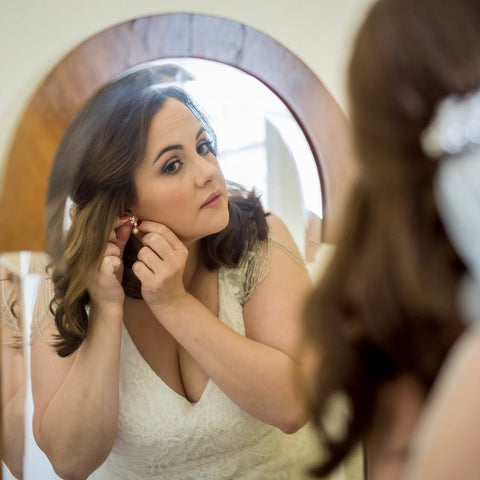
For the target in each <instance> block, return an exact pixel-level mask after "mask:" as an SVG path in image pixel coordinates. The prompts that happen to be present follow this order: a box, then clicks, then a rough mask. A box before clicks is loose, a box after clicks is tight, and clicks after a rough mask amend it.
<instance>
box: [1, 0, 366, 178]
mask: <svg viewBox="0 0 480 480" xmlns="http://www.w3.org/2000/svg"><path fill="white" fill-rule="evenodd" d="M2 3H3V5H2V6H1V15H0V65H1V70H0V71H1V75H0V179H1V173H2V171H3V166H4V164H5V158H6V156H7V154H8V149H9V146H10V141H11V139H12V136H13V134H14V131H15V128H16V124H17V122H18V121H19V118H20V116H21V113H22V112H23V109H24V108H25V106H26V104H27V102H28V100H29V99H30V97H31V96H32V95H33V93H34V91H35V89H36V88H37V87H38V85H39V83H40V82H41V80H42V78H43V77H44V76H45V75H46V74H47V73H48V72H49V70H50V69H51V68H53V66H54V65H55V64H56V63H57V62H58V61H59V59H60V58H61V57H62V56H63V55H65V54H66V53H67V52H68V51H69V50H71V49H72V48H73V47H75V46H76V45H78V44H79V43H81V42H82V41H84V40H85V39H86V38H88V37H89V36H91V35H94V34H96V33H98V32H99V31H101V30H103V29H105V28H108V27H110V26H112V25H115V24H117V23H121V22H123V21H126V20H129V19H131V18H134V17H140V16H144V15H153V14H158V13H169V12H174V11H177V12H195V13H204V14H210V15H217V16H221V17H225V18H229V19H233V20H236V21H239V22H242V23H246V24H248V25H250V26H252V27H254V28H256V29H258V30H260V31H262V32H264V33H266V34H268V35H270V36H271V37H273V38H274V39H275V40H277V41H278V42H280V43H281V44H283V45H284V46H285V47H287V48H288V49H289V50H291V51H292V52H293V53H295V54H296V55H297V56H298V57H299V58H300V59H302V60H303V61H304V62H305V63H306V64H307V65H308V66H309V67H310V68H311V69H312V70H313V71H314V72H315V73H316V74H317V75H318V77H319V78H320V79H321V80H322V81H323V82H324V83H325V84H326V86H327V88H329V90H330V91H331V92H332V94H333V95H334V96H335V98H336V99H337V101H338V102H339V103H340V105H341V106H342V107H344V108H345V103H346V102H345V92H344V82H343V77H344V70H345V66H346V62H347V60H348V55H349V49H350V44H351V40H352V36H353V34H354V32H355V30H356V28H357V25H358V23H359V22H360V21H361V19H362V17H363V15H364V12H365V10H366V9H367V7H368V6H369V5H370V4H371V3H372V0H242V1H241V2H240V1H238V0H236V1H235V0H230V1H228V0H202V1H199V0H175V1H173V0H136V1H132V0H81V1H80V0H23V1H22V0H17V1H12V2H2ZM299 6H300V8H298V7H299Z"/></svg>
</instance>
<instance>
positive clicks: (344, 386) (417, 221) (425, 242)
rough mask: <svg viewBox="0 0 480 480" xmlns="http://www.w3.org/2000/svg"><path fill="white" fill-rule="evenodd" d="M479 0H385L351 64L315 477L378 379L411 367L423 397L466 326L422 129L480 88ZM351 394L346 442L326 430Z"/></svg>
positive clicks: (323, 332)
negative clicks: (353, 161) (345, 167)
mask: <svg viewBox="0 0 480 480" xmlns="http://www.w3.org/2000/svg"><path fill="white" fill-rule="evenodd" d="M479 44H480V3H479V2H472V1H470V0H445V1H442V2H438V1H436V0H380V1H378V2H377V3H376V4H375V5H374V6H373V7H372V9H371V10H370V12H369V14H368V15H367V17H366V20H365V22H364V24H363V25H362V27H361V28H360V30H359V32H358V34H357V37H356V40H355V43H354V48H353V52H352V56H351V60H350V65H349V72H348V82H349V83H348V86H349V95H350V107H351V123H352V131H353V137H354V144H355V148H356V154H357V159H358V162H359V164H360V168H359V172H360V173H359V177H358V180H357V182H356V184H355V186H354V188H353V191H352V192H351V195H350V198H349V201H348V205H347V207H346V213H345V216H344V218H343V229H342V230H341V232H340V235H339V241H338V245H337V249H336V252H335V255H334V257H333V259H332V262H331V263H330V264H329V266H328V268H327V270H326V271H325V274H324V276H323V277H322V279H321V281H320V282H319V284H318V285H317V286H316V287H315V289H314V291H313V292H312V293H311V295H310V296H309V299H308V301H307V304H306V308H305V328H306V332H308V338H309V340H308V341H310V342H312V343H313V345H315V346H316V348H317V350H318V351H319V362H318V363H319V364H318V367H317V372H316V380H315V387H314V393H313V394H312V397H311V399H310V400H311V412H312V415H313V419H314V422H315V423H316V425H317V428H318V431H319V434H320V436H321V439H322V442H323V443H324V444H325V446H326V449H327V456H326V459H325V461H324V462H323V463H322V464H321V465H319V466H318V468H316V469H314V472H315V473H316V474H317V475H318V476H322V475H325V474H326V473H328V472H330V471H331V470H333V469H334V468H335V467H336V466H337V465H338V464H339V463H340V462H341V460H342V459H344V458H345V456H346V455H347V454H348V453H349V452H350V451H351V449H352V448H353V447H354V446H355V445H356V444H357V443H358V441H359V440H361V439H362V438H363V437H364V436H365V435H366V434H368V433H369V432H370V429H371V428H372V426H373V421H374V415H375V410H376V408H377V406H378V403H377V400H378V394H379V391H380V389H381V387H382V386H383V385H385V384H386V383H387V382H389V381H391V380H392V379H394V378H396V377H398V376H400V375H402V374H407V375H409V376H411V377H412V378H414V379H415V380H416V381H417V383H418V384H419V385H420V386H422V387H423V388H424V390H425V391H426V392H428V390H429V389H430V387H431V385H432V383H433V381H434V379H435V377H436V375H437V373H438V371H439V369H440V367H441V365H442V362H443V360H444V359H445V356H446V354H447V352H448V350H449V349H450V347H451V345H452V344H453V343H454V342H455V340H456V339H457V338H458V336H459V335H460V333H461V332H462V330H463V328H464V326H463V323H462V320H461V318H460V314H459V312H458V308H457V300H456V294H457V289H458V285H459V282H460V279H461V277H462V276H463V273H464V270H465V267H464V265H463V264H462V262H461V261H460V259H459V258H458V256H457V254H456V253H455V251H454V250H453V248H452V246H451V244H450V241H449V240H448V238H447V236H446V234H445V231H444V228H443V225H442V222H441V220H440V218H439V214H438V211H437V208H436V206H435V200H434V195H433V179H434V176H435V173H436V168H437V166H436V163H435V162H433V161H432V160H430V159H429V158H427V157H426V155H425V154H424V153H423V152H422V149H421V146H420V136H421V133H422V131H423V130H424V129H425V127H426V126H427V125H428V123H429V121H430V119H431V117H432V114H433V111H434V109H435V106H436V105H437V103H438V102H439V100H441V99H442V98H444V97H445V96H447V95H449V94H451V93H453V92H455V93H458V94H462V93H466V92H468V91H470V90H472V89H473V88H478V86H479V85H480V56H479V55H478V45H479ZM335 392H344V393H345V394H346V396H347V398H348V399H349V403H350V405H351V408H352V412H351V413H352V415H351V418H350V420H349V421H348V422H347V425H346V433H345V435H344V436H343V437H342V438H341V439H338V438H336V437H332V436H331V435H329V434H328V431H327V430H326V429H325V428H324V426H323V419H324V415H325V413H326V411H327V405H328V399H329V398H330V397H331V395H332V394H333V393H335Z"/></svg>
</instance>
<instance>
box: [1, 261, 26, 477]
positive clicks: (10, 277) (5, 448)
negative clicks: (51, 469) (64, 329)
mask: <svg viewBox="0 0 480 480" xmlns="http://www.w3.org/2000/svg"><path fill="white" fill-rule="evenodd" d="M20 286H21V283H20V276H19V265H18V262H17V258H16V256H15V255H2V256H1V257H0V322H1V323H0V328H1V330H0V335H1V337H0V338H1V401H2V417H1V422H2V423H1V425H2V463H3V467H2V469H3V470H5V471H6V474H5V475H4V477H7V474H8V475H10V474H13V475H14V476H15V477H16V478H21V477H22V473H23V451H24V404H25V356H24V351H25V350H24V335H23V333H24V328H23V305H22V293H21V288H20ZM7 472H8V473H7Z"/></svg>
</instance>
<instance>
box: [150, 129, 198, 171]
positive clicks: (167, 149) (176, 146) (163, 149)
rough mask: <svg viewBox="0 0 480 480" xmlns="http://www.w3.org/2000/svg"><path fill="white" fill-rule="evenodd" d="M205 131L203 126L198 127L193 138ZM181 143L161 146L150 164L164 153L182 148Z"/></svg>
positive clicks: (196, 138)
mask: <svg viewBox="0 0 480 480" xmlns="http://www.w3.org/2000/svg"><path fill="white" fill-rule="evenodd" d="M204 131H205V129H204V128H203V127H200V130H199V131H198V132H197V135H196V136H195V140H198V137H200V135H201V134H202V133H203V132H204ZM182 149H183V145H169V146H168V147H165V148H162V149H161V150H160V151H159V152H158V155H157V156H156V157H155V158H154V160H153V162H152V165H153V164H154V163H155V162H156V161H157V160H158V159H159V158H160V157H161V156H162V155H163V154H164V153H167V152H169V151H171V150H182Z"/></svg>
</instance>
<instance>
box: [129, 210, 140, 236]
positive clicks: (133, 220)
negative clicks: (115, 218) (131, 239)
mask: <svg viewBox="0 0 480 480" xmlns="http://www.w3.org/2000/svg"><path fill="white" fill-rule="evenodd" d="M129 221H130V223H131V224H132V225H133V230H132V232H133V233H134V235H136V234H137V233H138V222H137V219H136V218H135V217H134V216H133V215H132V216H131V217H130V218H129Z"/></svg>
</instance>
